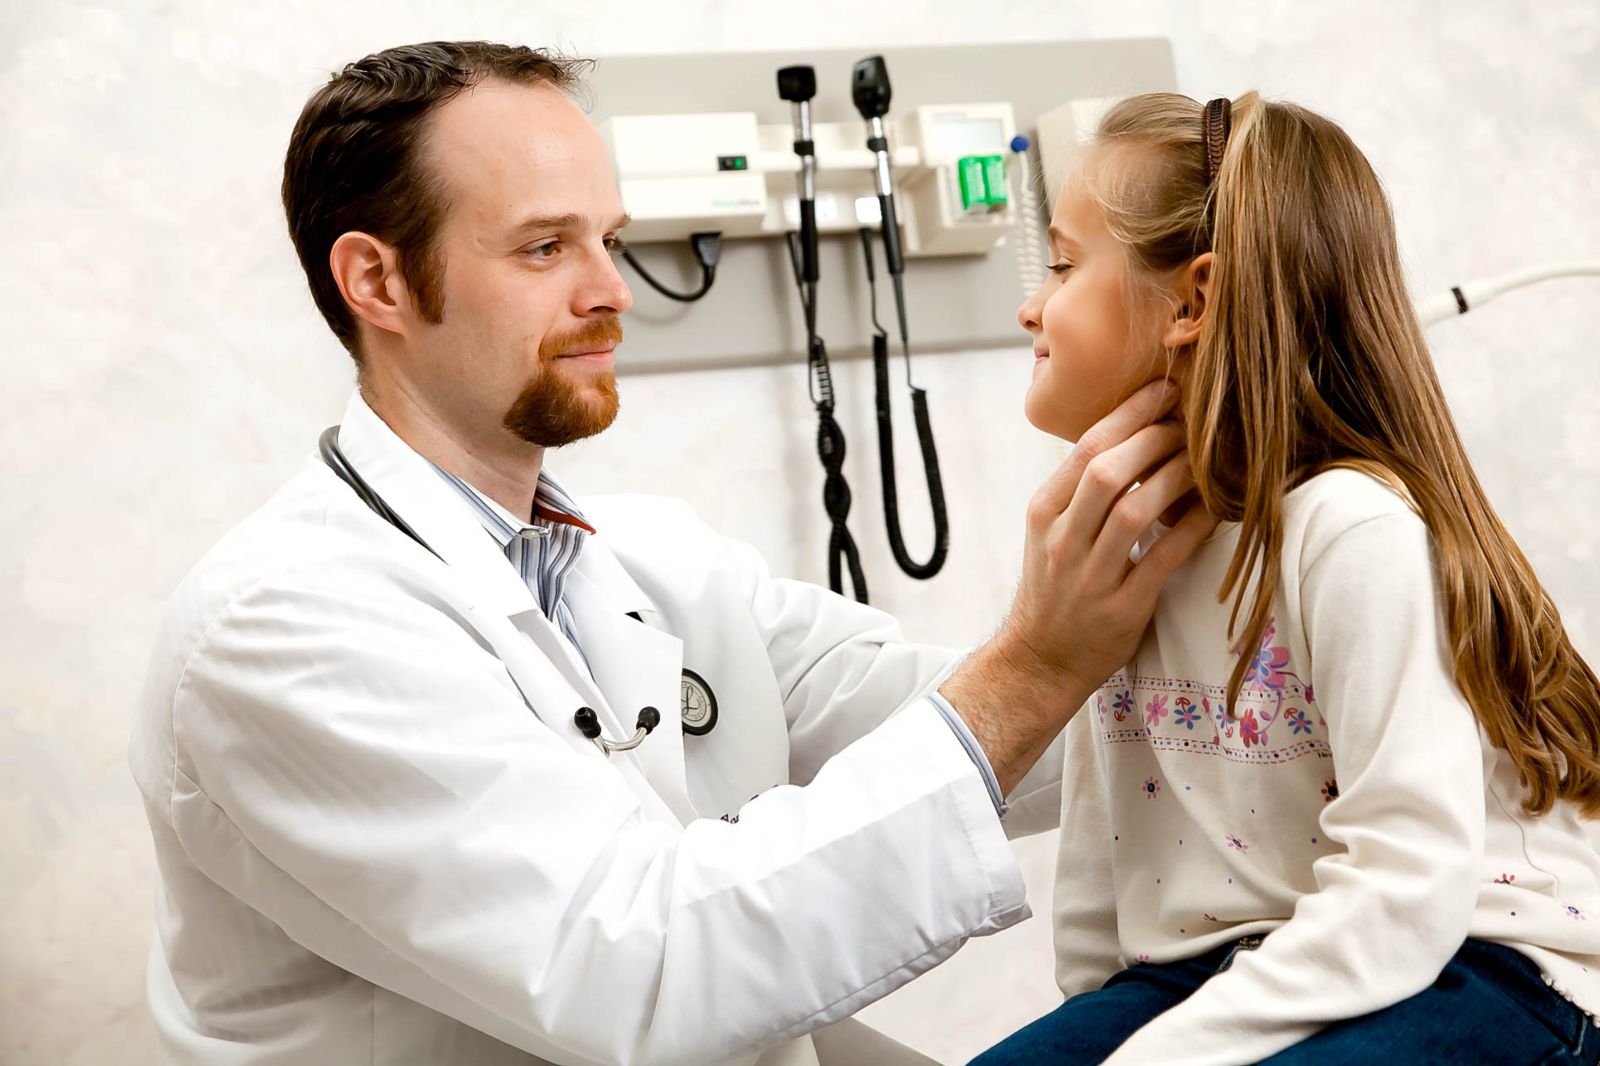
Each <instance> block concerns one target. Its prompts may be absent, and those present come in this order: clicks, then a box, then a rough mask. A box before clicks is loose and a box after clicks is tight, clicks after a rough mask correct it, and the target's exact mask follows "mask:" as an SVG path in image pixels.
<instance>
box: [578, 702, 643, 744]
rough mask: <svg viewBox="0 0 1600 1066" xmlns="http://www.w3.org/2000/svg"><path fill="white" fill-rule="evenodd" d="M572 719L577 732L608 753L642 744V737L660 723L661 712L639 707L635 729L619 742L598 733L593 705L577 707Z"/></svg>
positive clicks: (598, 723) (599, 730)
mask: <svg viewBox="0 0 1600 1066" xmlns="http://www.w3.org/2000/svg"><path fill="white" fill-rule="evenodd" d="M572 721H573V724H574V725H576V726H577V727H578V732H580V733H582V734H583V735H584V736H586V737H588V738H589V739H590V740H598V741H599V742H600V747H601V748H602V749H604V750H605V753H606V754H607V755H610V754H612V753H613V752H618V751H632V750H633V749H634V748H637V747H638V746H639V745H640V744H643V743H644V738H645V737H647V736H649V735H650V731H651V730H653V729H655V727H656V726H658V725H660V724H661V712H660V711H658V710H656V709H655V708H654V707H643V708H640V710H639V720H638V722H637V723H636V731H635V732H634V734H633V736H631V737H629V738H628V739H627V740H624V741H620V742H619V741H612V740H607V739H606V738H605V737H603V736H601V735H600V733H601V729H600V716H599V715H597V714H595V713H594V708H593V707H579V708H578V710H577V712H576V713H574V714H573V716H572Z"/></svg>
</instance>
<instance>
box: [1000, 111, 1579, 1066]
mask: <svg viewBox="0 0 1600 1066" xmlns="http://www.w3.org/2000/svg"><path fill="white" fill-rule="evenodd" d="M1050 242H1051V249H1052V254H1053V259H1054V264H1053V266H1052V268H1051V269H1052V271H1053V273H1054V276H1053V277H1052V278H1051V279H1050V280H1048V281H1047V282H1046V283H1045V285H1044V287H1043V288H1042V289H1041V290H1040V292H1039V293H1038V294H1036V295H1035V296H1034V297H1033V298H1032V299H1030V300H1029V301H1028V302H1027V303H1026V304H1024V305H1023V307H1022V309H1021V311H1020V313H1019V318H1020V319H1021V320H1022V324H1023V325H1024V326H1025V327H1026V328H1027V330H1028V331H1029V332H1030V333H1031V334H1033V336H1034V342H1035V353H1036V356H1037V358H1036V360H1035V364H1034V371H1033V382H1032V385H1031V387H1030V389H1029V392H1028V399H1027V413H1028V417H1029V420H1030V421H1032V422H1033V423H1034V425H1036V426H1038V427H1039V428H1041V429H1043V430H1046V431H1047V432H1050V433H1053V434H1056V435H1058V436H1061V437H1064V438H1066V439H1068V440H1076V439H1077V436H1078V435H1079V434H1080V433H1082V432H1083V430H1084V429H1085V428H1086V427H1088V426H1089V425H1091V424H1093V422H1094V421H1095V420H1096V419H1097V418H1099V417H1100V416H1101V415H1103V414H1104V413H1106V411H1108V410H1109V409H1110V408H1111V407H1112V406H1113V405H1114V404H1115V403H1116V402H1117V401H1118V400H1120V399H1122V398H1123V397H1124V396H1126V395H1127V394H1128V393H1130V392H1131V391H1132V390H1133V389H1135V388H1137V387H1138V386H1139V385H1141V384H1143V383H1144V382H1146V381H1149V380H1151V379H1154V378H1159V377H1162V376H1170V377H1172V378H1174V379H1175V380H1177V381H1178V382H1179V383H1180V385H1181V388H1182V390H1183V397H1184V398H1183V403H1182V412H1183V420H1184V425H1185V432H1186V433H1187V436H1188V442H1189V443H1188V452H1189V457H1190V462H1191V464H1192V467H1193V473H1194V480H1195V483H1196V486H1197V490H1198V492H1199V494H1200V497H1201V499H1202V500H1203V501H1204V503H1205V505H1206V506H1207V508H1208V509H1209V510H1210V511H1211V512H1212V514H1214V515H1215V516H1217V517H1218V518H1219V519H1221V520H1222V523H1223V524H1222V525H1221V526H1220V527H1219V528H1218V531H1217V533H1216V534H1215V535H1214V536H1213V537H1212V538H1211V539H1210V540H1209V541H1207V542H1206V543H1205V544H1204V545H1203V546H1202V547H1201V549H1200V551H1199V552H1198V553H1197V554H1196V556H1195V557H1194V558H1193V559H1192V560H1191V562H1190V563H1189V564H1187V566H1186V567H1185V568H1184V570H1182V571H1180V572H1179V573H1178V574H1177V575H1176V577H1175V578H1174V579H1173V580H1172V582H1171V583H1170V584H1169V585H1168V586H1167V588H1166V590H1165V591H1164V593H1163V595H1162V600H1161V603H1160V605H1159V607H1158V609H1157V612H1156V616H1155V619H1154V621H1153V622H1152V623H1151V626H1150V629H1149V631H1148V632H1147V633H1146V636H1145V639H1144V642H1143V644H1142V646H1141V647H1140V649H1139V652H1138V654H1137V656H1136V658H1135V659H1134V661H1133V662H1131V663H1129V664H1128V667H1127V669H1126V670H1125V671H1123V672H1122V673H1121V674H1120V675H1118V676H1116V677H1113V678H1112V679H1111V680H1110V681H1109V682H1108V683H1107V684H1106V685H1105V686H1104V687H1103V688H1102V689H1101V690H1100V692H1099V694H1098V695H1097V696H1096V697H1095V699H1093V700H1092V701H1091V702H1090V703H1089V704H1088V705H1087V706H1086V707H1085V708H1084V709H1083V710H1082V712H1081V713H1079V714H1078V716H1077V717H1076V718H1075V719H1074V720H1073V721H1072V723H1071V725H1070V726H1068V745H1067V750H1068V758H1067V767H1066V777H1065V782H1066V784H1065V796H1064V802H1063V809H1062V839H1061V852H1060V872H1059V881H1058V886H1057V903H1056V927H1057V941H1056V944H1057V955H1058V959H1059V966H1058V975H1057V976H1058V981H1059V983H1060V986H1061V989H1062V992H1063V993H1064V994H1065V995H1066V997H1067V1001H1066V1002H1065V1003H1064V1004H1063V1005H1062V1006H1061V1007H1060V1008H1059V1009H1057V1010H1056V1011H1055V1012H1053V1013H1052V1014H1049V1015H1047V1016H1046V1017H1044V1018H1042V1019H1040V1020H1039V1021H1037V1022H1035V1023H1034V1024H1033V1025H1031V1026H1028V1027H1027V1028H1025V1029H1023V1030H1022V1031H1020V1032H1019V1033H1016V1034H1014V1035H1013V1036H1012V1037H1010V1038H1009V1039H1007V1040H1006V1041H1004V1042H1003V1043H1001V1044H1000V1045H998V1046H997V1047H995V1048H993V1049H991V1050H990V1051H989V1052H987V1053H985V1054H984V1055H983V1056H980V1058H979V1059H978V1060H977V1062H978V1063H981V1064H983V1066H1000V1064H1004V1063H1047V1062H1048V1063H1089V1062H1101V1061H1111V1062H1114V1063H1119V1064H1138V1066H1150V1064H1154V1063H1185V1064H1196V1066H1199V1064H1206V1063H1246V1062H1258V1061H1262V1060H1266V1061H1270V1062H1272V1063H1280V1064H1282V1063H1313V1062H1314V1063H1319V1064H1324V1066H1326V1064H1341V1063H1358V1062H1359V1063H1379V1062H1381V1063H1388V1062H1400V1063H1406V1064H1408V1066H1416V1064H1419V1063H1436V1062H1437V1063H1444V1062H1449V1063H1498V1062H1505V1063H1535V1062H1538V1063H1545V1062H1550V1063H1555V1062H1562V1063H1566V1062H1586V1063H1594V1062H1596V1061H1597V1060H1600V1029H1597V1028H1596V1026H1595V1024H1594V1022H1593V1021H1592V1020H1591V1019H1592V1018H1593V1017H1594V1016H1595V1014H1596V1013H1597V1012H1600V858H1597V855H1596V853H1595V851H1594V850H1593V848H1592V847H1591V845H1590V844H1589V842H1588V839H1587V837H1586V835H1585V832H1584V829H1583V826H1582V824H1581V823H1580V821H1579V819H1580V816H1582V815H1594V814H1596V813H1600V684H1597V682H1596V678H1595V675H1594V673H1593V671H1592V670H1590V668H1589V667H1588V666H1587V665H1586V664H1585V663H1584V662H1583V660H1582V659H1581V658H1580V657H1579V656H1578V655H1577V653H1576V652H1575V651H1574V650H1573V647H1572V645H1571V643H1570V642H1569V640H1568V639H1567V635H1566V633H1565V631H1564V630H1563V628H1562V625H1561V621H1560V619H1559V617H1558V616H1557V613H1556V609H1555V606H1554V605H1553V604H1552V603H1551V600H1550V597H1549V596H1548V595H1547V594H1546V593H1545V591H1544V590H1543V589H1542V588H1541V587H1540V585H1539V582H1538V580H1537V579H1536V578H1535V577H1534V574H1533V571H1532V569H1531V568H1530V566H1529V565H1528V562H1527V560H1526V559H1525V558H1524V557H1523V555H1522V553H1521V552H1520V551H1518V549H1517V547H1516V545H1515V544H1514V543H1513V542H1512V539H1511V537H1510V535H1509V534H1508V533H1507V532H1506V529H1505V527H1504V526H1502V525H1501V523H1500V521H1499V519H1498V518H1496V517H1495V514H1494V512H1493V510H1492V509H1491V508H1490V506H1489V502H1488V500H1487V498H1486V497H1485V495H1484V492H1483V489H1482V488H1481V487H1480V486H1479V484H1478V481H1477V479H1476V478H1475V477H1474V475H1473V473H1472V469H1471V467H1470V465H1469V464H1468V462H1467V458H1466V453H1465V451H1464V449H1463V448H1462V444H1461V440H1460V438H1459V436H1458V435H1457V433H1456V429H1455V427H1454V425H1453V423H1452V421H1451V418H1450V415H1449V412H1448V410H1447V408H1446V405H1445V400H1444V396H1443V394H1442V392H1441V390H1440V387H1439V383H1438V380H1437V378H1436V377H1435V375H1434V371H1433V367H1432V364H1431V362H1430V358H1429V355H1428V349H1427V345H1426V343H1425V342H1424V340H1423V337H1422V333H1421V330H1420V328H1419V326H1418V324H1417V320H1416V317H1415V315H1414V314H1413V311H1412V307H1411V303H1410V300H1409V298H1408V296H1407V293H1406V286H1405V283H1404V280H1403V278H1402V271H1401V266H1400V257H1399V254H1398V251H1397V249H1396V243H1395V235H1394V226H1393V221H1392V219H1391V216H1390V212H1389V207H1388V204H1387V202H1386V200H1385V197H1384V194H1383V191H1382V189H1381V187H1380V186H1379V183H1378V179H1377V177H1376V176H1375V175H1374V173H1373V171H1372V169H1371V167H1370V166H1369V164H1368V163H1367V161H1366V159H1365V158H1364V157H1363V156H1362V155H1361V153H1360V152H1359V151H1358V150H1357V149H1356V147H1355V146H1354V145H1353V144H1352V143H1351V141H1350V139H1349V138H1348V137H1347V136H1346V135H1345V133H1344V132H1343V131H1342V130H1340V129H1339V128H1338V127H1337V126H1336V125H1334V124H1333V123H1332V122H1329V121H1328V120H1327V119H1324V118H1322V117H1320V116H1318V115H1315V114H1312V113H1310V112H1308V111H1306V110H1304V109H1302V108H1299V107H1295V106H1292V105H1289V104H1281V103H1268V102H1266V101H1263V100H1262V99H1261V98H1260V97H1258V96H1257V95H1255V94H1254V93H1251V94H1247V95H1245V96H1243V97H1241V98H1240V99H1239V100H1238V101H1237V102H1236V103H1233V104H1231V105H1230V103H1229V101H1227V100H1217V101H1213V102H1212V103H1211V104H1209V105H1207V106H1206V107H1205V108H1202V107H1200V105H1198V104H1197V103H1195V102H1194V101H1192V100H1189V99H1187V98H1186V97H1182V96H1176V95H1170V94H1157V95H1149V96H1141V97H1136V98H1133V99H1130V100H1127V101H1124V102H1123V103H1121V104H1119V105H1118V106H1116V107H1115V108H1113V109H1112V110H1111V111H1110V112H1109V113H1108V114H1107V115H1106V117H1105V119H1104V120H1103V121H1102V123H1101V125H1100V128H1099V130H1098V131H1097V134H1096V137H1095V138H1094V140H1093V143H1092V144H1091V145H1090V147H1089V148H1088V149H1087V151H1086V152H1085V153H1083V155H1082V156H1081V158H1080V159H1079V161H1078V164H1077V167H1076V169H1075V171H1074V173H1073V176H1072V177H1070V178H1069V179H1068V180H1067V182H1066V185H1065V188H1064V190H1063V192H1062V194H1061V197H1060V200H1059V202H1058V205H1057V207H1056V211H1055V215H1054V217H1053V219H1052V225H1051V232H1050ZM1134 491H1138V490H1137V489H1135V490H1134ZM1156 532H1159V531H1156Z"/></svg>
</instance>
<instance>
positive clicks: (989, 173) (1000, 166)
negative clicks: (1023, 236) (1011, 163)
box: [983, 155, 1006, 211]
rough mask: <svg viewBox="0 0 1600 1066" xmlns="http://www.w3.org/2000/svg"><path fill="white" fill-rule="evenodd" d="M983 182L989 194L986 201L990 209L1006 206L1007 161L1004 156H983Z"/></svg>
mask: <svg viewBox="0 0 1600 1066" xmlns="http://www.w3.org/2000/svg"><path fill="white" fill-rule="evenodd" d="M983 184H984V188H985V189H986V191H987V193H988V195H987V196H986V197H985V198H984V202H985V203H987V204H988V205H989V210H991V211H1000V210H1004V208H1005V206H1006V161H1005V157H1004V156H998V155H986V156H984V157H983Z"/></svg>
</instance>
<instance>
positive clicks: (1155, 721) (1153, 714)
mask: <svg viewBox="0 0 1600 1066" xmlns="http://www.w3.org/2000/svg"><path fill="white" fill-rule="evenodd" d="M1166 716H1167V697H1165V696H1152V697H1150V702H1149V703H1146V704H1145V705H1144V724H1145V726H1146V727H1147V728H1150V729H1154V728H1155V727H1156V726H1158V725H1160V724H1161V719H1163V718H1165V717H1166Z"/></svg>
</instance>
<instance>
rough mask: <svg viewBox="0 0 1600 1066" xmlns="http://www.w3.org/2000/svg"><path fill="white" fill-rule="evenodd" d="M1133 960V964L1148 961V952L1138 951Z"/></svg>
mask: <svg viewBox="0 0 1600 1066" xmlns="http://www.w3.org/2000/svg"><path fill="white" fill-rule="evenodd" d="M1133 961H1134V963H1135V964H1138V963H1141V962H1149V961H1150V954H1149V952H1145V951H1141V952H1139V954H1137V955H1135V956H1134V957H1133Z"/></svg>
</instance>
